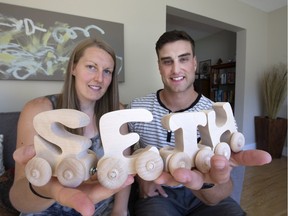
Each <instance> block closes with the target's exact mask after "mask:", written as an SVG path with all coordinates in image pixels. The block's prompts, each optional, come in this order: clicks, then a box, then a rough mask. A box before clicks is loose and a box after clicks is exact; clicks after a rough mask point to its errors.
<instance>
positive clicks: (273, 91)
mask: <svg viewBox="0 0 288 216" xmlns="http://www.w3.org/2000/svg"><path fill="white" fill-rule="evenodd" d="M261 84H262V85H263V88H262V90H263V91H262V92H263V95H264V108H265V110H266V115H265V116H256V117H255V138H256V145H257V149H262V150H265V151H267V152H269V153H270V154H271V156H272V158H280V157H281V155H282V151H283V146H284V144H285V140H286V136H287V119H286V118H280V117H278V116H277V115H278V112H279V110H280V108H281V106H282V105H283V102H284V101H285V99H286V96H287V65H286V64H284V63H279V64H275V65H273V66H272V67H271V68H270V69H269V70H267V71H266V72H264V76H263V79H262V80H261Z"/></svg>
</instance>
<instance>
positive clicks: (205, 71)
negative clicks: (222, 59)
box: [198, 59, 211, 79]
mask: <svg viewBox="0 0 288 216" xmlns="http://www.w3.org/2000/svg"><path fill="white" fill-rule="evenodd" d="M210 66H211V59H208V60H205V61H200V62H199V71H198V73H199V75H200V79H206V78H208V77H209V74H210Z"/></svg>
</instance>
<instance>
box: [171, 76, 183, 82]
mask: <svg viewBox="0 0 288 216" xmlns="http://www.w3.org/2000/svg"><path fill="white" fill-rule="evenodd" d="M171 79H172V80H174V81H180V80H183V79H184V76H181V77H172V78H171Z"/></svg>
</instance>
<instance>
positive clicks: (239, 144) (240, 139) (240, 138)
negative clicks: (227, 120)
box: [230, 132, 245, 152]
mask: <svg viewBox="0 0 288 216" xmlns="http://www.w3.org/2000/svg"><path fill="white" fill-rule="evenodd" d="M244 145H245V137H244V135H243V134H242V133H240V132H235V133H233V134H232V136H231V140H230V147H231V149H232V151H233V152H239V151H241V150H242V149H243V147H244Z"/></svg>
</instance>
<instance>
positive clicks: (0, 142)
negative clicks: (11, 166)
mask: <svg viewBox="0 0 288 216" xmlns="http://www.w3.org/2000/svg"><path fill="white" fill-rule="evenodd" d="M3 140H4V136H3V134H0V176H2V175H3V174H4V172H5V167H4V164H3Z"/></svg>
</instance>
